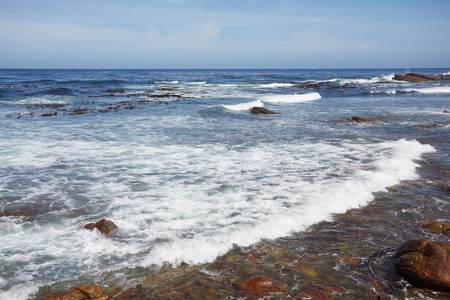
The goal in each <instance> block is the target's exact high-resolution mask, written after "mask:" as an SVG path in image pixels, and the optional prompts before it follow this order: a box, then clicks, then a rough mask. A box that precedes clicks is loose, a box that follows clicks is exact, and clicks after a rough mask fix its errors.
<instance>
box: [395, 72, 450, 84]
mask: <svg viewBox="0 0 450 300" xmlns="http://www.w3.org/2000/svg"><path fill="white" fill-rule="evenodd" d="M394 80H399V81H407V82H424V81H440V80H450V75H426V74H419V73H407V74H404V75H402V74H395V75H394Z"/></svg>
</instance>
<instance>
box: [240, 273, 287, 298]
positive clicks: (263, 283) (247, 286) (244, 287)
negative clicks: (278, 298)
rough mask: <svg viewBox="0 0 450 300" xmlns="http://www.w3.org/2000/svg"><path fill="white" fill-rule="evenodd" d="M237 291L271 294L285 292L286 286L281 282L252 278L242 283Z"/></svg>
mask: <svg viewBox="0 0 450 300" xmlns="http://www.w3.org/2000/svg"><path fill="white" fill-rule="evenodd" d="M237 289H238V290H239V291H241V292H246V293H252V294H267V293H271V292H285V291H286V290H287V289H286V286H285V285H284V284H282V283H281V282H279V281H276V280H274V279H270V278H265V277H259V276H257V277H252V278H250V279H248V280H245V281H241V282H240V283H239V284H238V287H237Z"/></svg>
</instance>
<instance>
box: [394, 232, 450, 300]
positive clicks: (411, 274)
mask: <svg viewBox="0 0 450 300" xmlns="http://www.w3.org/2000/svg"><path fill="white" fill-rule="evenodd" d="M395 258H396V263H395V268H396V271H397V272H398V273H399V274H400V275H402V276H403V277H404V278H405V279H406V280H407V281H408V282H410V283H411V284H412V285H414V286H418V287H421V288H426V289H431V290H436V291H442V292H450V243H448V242H447V243H445V242H433V241H429V240H411V241H408V242H406V243H405V244H403V245H402V246H401V247H400V248H399V249H398V250H397V253H396V254H395Z"/></svg>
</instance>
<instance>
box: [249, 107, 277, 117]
mask: <svg viewBox="0 0 450 300" xmlns="http://www.w3.org/2000/svg"><path fill="white" fill-rule="evenodd" d="M250 113H251V114H255V115H269V114H279V113H277V112H274V111H271V110H268V109H267V108H264V107H257V106H255V107H253V108H251V109H250Z"/></svg>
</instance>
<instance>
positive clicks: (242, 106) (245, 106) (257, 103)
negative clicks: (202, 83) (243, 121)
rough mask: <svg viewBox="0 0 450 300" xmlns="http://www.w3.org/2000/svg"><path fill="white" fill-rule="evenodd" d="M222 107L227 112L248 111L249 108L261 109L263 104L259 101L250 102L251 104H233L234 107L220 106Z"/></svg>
mask: <svg viewBox="0 0 450 300" xmlns="http://www.w3.org/2000/svg"><path fill="white" fill-rule="evenodd" d="M222 106H223V107H225V108H226V109H228V110H236V111H239V110H248V109H250V108H253V107H255V106H256V107H263V106H264V103H262V102H261V100H256V101H252V102H245V103H239V104H234V105H224V104H222Z"/></svg>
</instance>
